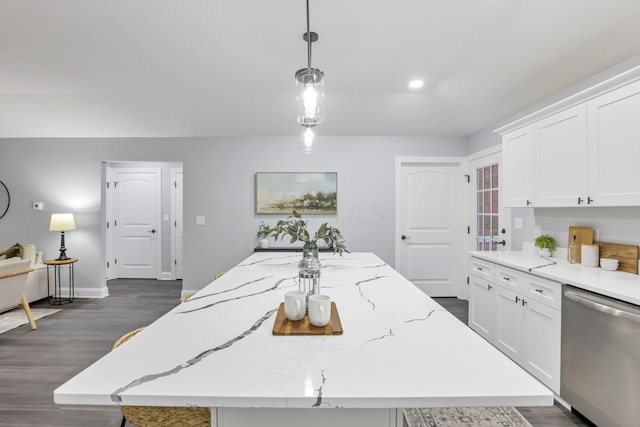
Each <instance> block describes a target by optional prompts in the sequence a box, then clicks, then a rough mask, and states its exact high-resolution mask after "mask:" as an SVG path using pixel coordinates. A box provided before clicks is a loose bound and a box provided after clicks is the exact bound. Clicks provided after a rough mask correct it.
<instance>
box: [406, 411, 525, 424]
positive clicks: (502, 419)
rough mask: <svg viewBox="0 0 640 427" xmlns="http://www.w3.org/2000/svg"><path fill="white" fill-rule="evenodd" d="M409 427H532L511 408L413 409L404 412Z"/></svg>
mask: <svg viewBox="0 0 640 427" xmlns="http://www.w3.org/2000/svg"><path fill="white" fill-rule="evenodd" d="M404 417H405V419H406V420H407V425H408V426H409V427H467V426H469V427H471V426H473V427H476V426H482V427H485V426H487V427H488V426H501V427H531V424H529V422H528V421H527V420H526V419H525V418H524V417H523V416H522V415H521V414H520V412H518V411H517V410H516V409H515V408H512V407H510V406H499V407H487V408H412V409H405V410H404Z"/></svg>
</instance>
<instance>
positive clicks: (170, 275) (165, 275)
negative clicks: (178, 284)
mask: <svg viewBox="0 0 640 427" xmlns="http://www.w3.org/2000/svg"><path fill="white" fill-rule="evenodd" d="M158 280H173V273H171V272H170V271H163V272H161V273H160V276H158Z"/></svg>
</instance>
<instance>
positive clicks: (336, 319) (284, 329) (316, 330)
mask: <svg viewBox="0 0 640 427" xmlns="http://www.w3.org/2000/svg"><path fill="white" fill-rule="evenodd" d="M272 332H273V335H342V332H343V330H342V322H340V316H339V315H338V309H337V308H336V303H335V302H332V303H331V317H330V318H329V323H328V324H327V325H325V326H313V325H312V324H311V321H310V320H309V316H307V315H306V314H305V316H304V317H303V318H302V319H301V320H297V321H295V322H294V321H291V320H289V319H287V316H286V314H284V303H280V306H279V307H278V314H277V315H276V321H275V322H274V324H273V331H272Z"/></svg>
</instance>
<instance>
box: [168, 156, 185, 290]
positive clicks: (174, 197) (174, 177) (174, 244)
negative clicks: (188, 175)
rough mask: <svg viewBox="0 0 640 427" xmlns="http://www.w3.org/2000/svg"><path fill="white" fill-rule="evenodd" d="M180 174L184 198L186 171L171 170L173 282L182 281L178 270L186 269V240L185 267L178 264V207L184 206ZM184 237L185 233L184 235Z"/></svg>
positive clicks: (180, 169) (179, 169)
mask: <svg viewBox="0 0 640 427" xmlns="http://www.w3.org/2000/svg"><path fill="white" fill-rule="evenodd" d="M178 174H180V175H182V183H183V186H182V188H183V198H184V171H183V169H182V168H171V220H172V221H173V224H171V277H172V279H173V280H176V279H182V275H179V274H178V269H179V267H181V268H182V269H184V239H183V240H182V242H180V244H182V261H183V262H182V263H181V264H183V265H179V264H178V233H177V227H178V225H177V222H176V221H177V219H176V218H177V214H176V212H177V209H178V205H180V206H182V204H183V200H178V198H177V194H176V192H177V187H176V186H177V184H176V183H177V176H178ZM182 222H183V227H184V211H183V216H182ZM183 235H184V233H183Z"/></svg>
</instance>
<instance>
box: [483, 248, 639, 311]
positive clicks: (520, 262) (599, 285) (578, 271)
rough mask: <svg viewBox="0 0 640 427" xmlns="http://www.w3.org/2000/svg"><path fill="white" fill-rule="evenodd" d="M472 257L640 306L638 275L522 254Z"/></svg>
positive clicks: (498, 253)
mask: <svg viewBox="0 0 640 427" xmlns="http://www.w3.org/2000/svg"><path fill="white" fill-rule="evenodd" d="M470 255H471V256H473V257H476V258H480V259H484V260H487V261H491V262H495V263H498V264H501V265H505V266H507V267H512V268H515V269H518V270H522V271H527V272H530V273H532V274H535V275H537V276H540V277H544V278H546V279H549V280H553V281H555V282H559V283H562V284H569V285H572V286H576V287H578V288H581V289H584V290H587V291H591V292H596V293H598V294H601V295H605V296H608V297H611V298H616V299H619V300H622V301H626V302H629V303H632V304H636V305H640V275H637V274H631V273H625V272H623V271H605V270H603V269H601V268H599V267H585V266H583V265H582V264H571V263H569V262H568V261H566V260H564V259H559V258H542V257H540V256H538V255H534V254H530V253H526V252H519V251H510V252H509V251H508V252H478V251H472V252H470ZM536 263H537V264H538V265H536Z"/></svg>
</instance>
